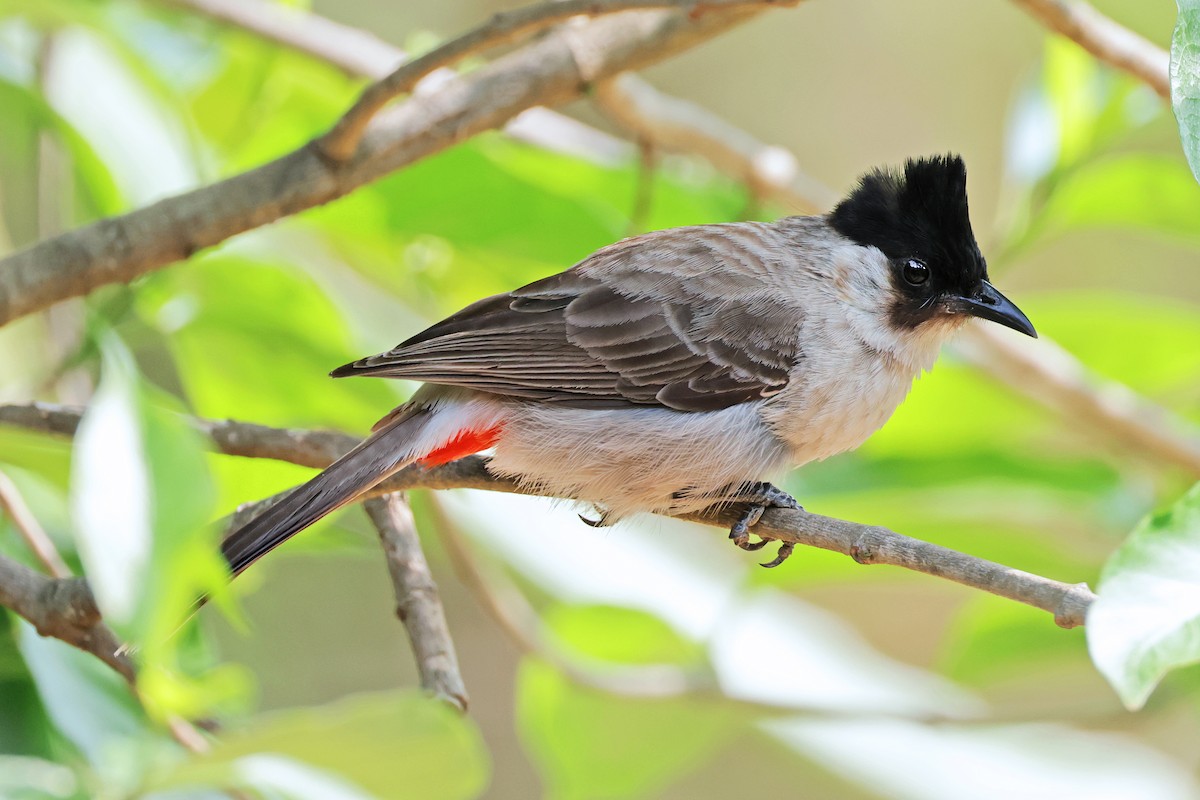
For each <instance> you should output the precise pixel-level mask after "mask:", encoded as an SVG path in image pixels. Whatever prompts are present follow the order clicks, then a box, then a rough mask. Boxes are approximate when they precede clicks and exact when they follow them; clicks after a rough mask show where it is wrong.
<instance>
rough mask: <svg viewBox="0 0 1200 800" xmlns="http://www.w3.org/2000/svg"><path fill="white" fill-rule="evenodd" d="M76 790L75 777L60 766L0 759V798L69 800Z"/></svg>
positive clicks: (32, 760) (33, 760) (6, 757)
mask: <svg viewBox="0 0 1200 800" xmlns="http://www.w3.org/2000/svg"><path fill="white" fill-rule="evenodd" d="M78 790H79V781H78V779H77V778H76V777H75V773H73V772H72V771H71V770H69V769H67V768H66V767H64V766H63V765H61V764H55V763H54V762H52V761H45V760H43V759H40V758H30V757H28V756H12V755H0V797H3V798H5V800H24V799H25V798H29V800H34V798H38V800H44V799H45V798H51V797H64V798H65V797H72V796H74V795H75V794H76V792H78Z"/></svg>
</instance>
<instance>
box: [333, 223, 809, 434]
mask: <svg viewBox="0 0 1200 800" xmlns="http://www.w3.org/2000/svg"><path fill="white" fill-rule="evenodd" d="M743 227H746V226H724V225H720V226H719V225H714V226H701V227H697V228H680V229H675V230H672V231H663V232H659V233H655V234H647V235H646V236H642V237H637V238H635V239H629V240H626V241H623V242H619V243H617V244H615V245H612V246H610V247H607V248H604V249H603V250H600V251H598V252H597V253H595V254H594V255H592V256H591V257H589V258H588V259H586V260H585V261H583V262H581V263H580V264H578V265H576V266H575V267H572V268H571V269H569V270H567V271H566V272H562V273H559V274H558V275H554V276H551V277H549V278H546V279H544V280H540V281H537V282H536V283H532V284H529V285H528V286H525V287H523V288H521V289H517V290H516V291H513V292H509V293H507V294H501V295H495V296H494V297H489V298H486V299H484V300H480V301H479V302H477V303H474V304H473V305H470V306H468V307H467V308H465V309H463V310H462V311H460V312H458V313H457V314H454V315H453V316H451V317H448V318H447V319H445V320H443V321H442V322H439V323H438V324H436V325H434V326H432V327H430V328H428V329H427V330H425V331H423V332H421V333H419V334H417V335H416V336H414V337H412V338H411V339H409V340H408V341H405V342H402V343H401V344H399V345H397V346H396V347H395V348H393V349H392V350H389V351H388V352H386V353H381V354H380V355H377V356H370V357H368V358H364V359H362V360H360V361H356V362H354V363H352V364H347V365H346V366H344V367H341V368H339V369H337V370H334V372H333V373H332V374H333V375H334V376H335V377H342V376H346V375H379V376H385V377H394V378H407V379H411V380H418V381H426V382H429V383H438V384H447V385H451V386H465V387H468V388H471V389H476V390H479V391H484V392H493V393H496V394H501V395H507V396H510V397H519V398H527V399H530V400H540V401H546V402H554V403H564V404H571V405H578V406H589V407H601V408H611V407H620V406H628V405H629V404H637V405H658V406H666V407H668V408H673V409H678V410H681V411H709V410H715V409H720V408H726V407H728V406H731V405H735V404H737V403H743V402H747V401H750V400H755V399H759V398H762V397H767V396H770V395H771V394H774V393H776V392H778V391H780V390H781V389H782V388H783V387H784V386H785V385H786V384H787V381H788V377H789V374H790V372H791V368H792V366H793V365H794V364H795V362H796V360H797V358H798V355H799V354H798V346H797V339H798V334H797V327H798V324H799V317H798V314H797V311H796V310H795V309H794V308H788V307H785V306H784V305H783V303H782V302H781V301H779V300H778V299H776V298H775V297H773V294H774V293H772V292H771V291H770V290H769V288H768V286H767V285H766V282H765V281H764V280H763V279H762V276H761V271H762V270H763V269H766V267H765V265H763V264H762V263H761V262H760V260H758V259H756V258H755V257H754V253H753V252H752V250H753V239H751V240H749V241H746V234H745V231H742V230H739V229H740V228H743ZM722 229H726V230H722ZM729 229H732V230H729Z"/></svg>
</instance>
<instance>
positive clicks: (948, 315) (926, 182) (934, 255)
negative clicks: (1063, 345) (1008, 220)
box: [829, 155, 1037, 338]
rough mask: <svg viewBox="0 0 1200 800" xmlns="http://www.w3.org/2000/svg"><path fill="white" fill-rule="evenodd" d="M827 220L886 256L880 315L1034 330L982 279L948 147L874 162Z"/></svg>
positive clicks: (963, 174) (958, 168)
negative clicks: (891, 165) (895, 167)
mask: <svg viewBox="0 0 1200 800" xmlns="http://www.w3.org/2000/svg"><path fill="white" fill-rule="evenodd" d="M829 222H830V224H831V225H832V226H833V228H834V229H835V230H836V231H837V232H838V233H840V234H841V235H842V236H845V237H846V238H848V239H851V240H852V241H854V242H856V243H857V244H859V245H862V246H864V247H876V248H878V249H879V250H880V251H881V252H882V253H883V254H884V255H885V256H886V257H887V259H888V263H889V267H890V268H889V278H890V281H891V292H890V293H889V295H890V299H889V304H890V305H889V308H888V309H887V314H888V319H889V321H890V322H891V324H892V325H893V326H894V327H895V328H897V329H901V330H905V329H908V330H911V329H914V328H919V327H921V326H922V325H924V324H925V323H928V322H931V321H935V320H941V321H951V320H954V319H964V318H965V317H968V316H971V317H979V318H980V319H986V320H990V321H992V322H998V323H1000V324H1001V325H1004V326H1006V327H1009V328H1012V329H1013V330H1017V331H1020V332H1021V333H1024V334H1026V335H1028V336H1033V337H1035V338H1036V337H1037V333H1036V332H1035V331H1034V329H1033V324H1032V323H1031V322H1030V321H1029V319H1028V317H1026V316H1025V315H1024V314H1023V313H1022V312H1021V310H1020V309H1019V308H1017V307H1016V306H1015V305H1014V304H1013V303H1012V302H1011V301H1010V300H1009V299H1008V298H1007V297H1005V296H1004V295H1002V294H1001V293H1000V292H999V291H997V290H996V289H995V288H994V287H993V286H992V285H991V284H990V283H989V282H988V274H987V261H985V260H984V258H983V255H982V254H981V253H980V252H979V245H978V244H976V242H975V234H974V233H973V232H972V231H971V219H970V217H969V215H968V213H967V170H966V167H965V166H964V165H963V162H962V159H961V158H960V157H959V156H956V155H946V156H933V157H932V158H920V159H910V160H908V161H907V162H905V164H904V169H903V171H891V170H875V171H873V172H870V173H868V174H866V175H864V176H863V177H862V178H861V180H860V181H859V185H858V187H857V188H856V189H855V190H854V191H853V192H851V193H850V194H849V195H848V196H847V197H846V199H844V200H843V201H842V202H841V203H839V204H838V205H837V208H835V209H834V210H833V213H832V214H830V216H829Z"/></svg>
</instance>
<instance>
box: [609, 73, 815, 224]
mask: <svg viewBox="0 0 1200 800" xmlns="http://www.w3.org/2000/svg"><path fill="white" fill-rule="evenodd" d="M593 97H594V98H595V100H596V102H597V103H598V104H599V105H600V107H601V108H602V109H603V110H604V111H605V112H606V113H607V114H608V115H609V116H610V117H612V119H613V120H614V121H616V122H617V124H619V125H620V126H621V127H623V128H625V129H626V130H628V131H630V132H631V133H632V134H634V136H635V137H636V138H638V139H639V140H641V141H645V142H649V143H651V144H652V145H653V146H654V147H656V148H660V149H663V150H669V151H672V152H682V153H695V154H697V155H700V156H703V157H704V158H705V159H707V160H708V161H709V162H710V163H711V164H712V165H713V166H714V167H716V168H717V169H718V170H720V171H721V172H723V173H725V174H726V175H729V176H730V177H732V178H735V179H738V180H743V181H745V182H746V183H747V185H748V186H749V187H750V190H751V191H752V192H753V193H754V194H755V195H756V196H757V197H759V198H762V199H768V200H772V201H774V202H776V203H779V204H780V205H782V206H784V207H785V208H788V209H790V210H792V211H794V212H796V213H800V214H823V213H825V212H826V211H827V210H828V209H830V208H832V207H833V205H834V203H836V202H837V200H838V197H837V195H836V194H835V193H834V192H833V191H832V190H831V189H829V188H828V187H827V186H824V185H823V184H821V183H820V182H819V181H816V180H814V179H813V178H811V177H809V176H808V175H806V174H805V173H804V171H803V170H801V169H800V162H799V160H798V159H797V158H796V156H795V155H793V154H792V153H791V151H789V150H786V149H784V148H782V147H776V146H774V145H769V144H766V143H764V142H760V141H758V139H756V138H755V137H754V136H751V135H750V134H749V133H747V132H746V131H743V130H742V129H740V128H738V127H737V126H735V125H731V124H730V123H728V122H726V121H725V120H723V119H721V118H720V117H719V116H717V115H716V114H713V113H712V112H711V111H708V110H707V109H705V108H702V107H700V106H698V105H696V104H695V103H690V102H688V101H686V100H682V99H680V98H678V97H673V96H671V95H668V94H665V93H664V92H660V91H658V90H657V89H655V88H654V87H653V86H651V85H650V84H648V83H646V81H644V80H642V79H641V78H639V77H637V76H636V75H632V74H629V73H625V74H622V75H618V76H617V77H615V78H613V79H611V80H607V81H603V82H601V83H599V84H597V85H596V90H595V92H594V93H593Z"/></svg>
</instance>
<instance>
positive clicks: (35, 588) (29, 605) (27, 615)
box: [0, 418, 208, 753]
mask: <svg viewBox="0 0 1200 800" xmlns="http://www.w3.org/2000/svg"><path fill="white" fill-rule="evenodd" d="M76 423H78V419H77V418H76ZM74 428H75V426H74V425H72V427H71V430H72V432H73V431H74ZM0 506H3V508H4V509H5V510H6V511H7V512H8V514H9V516H10V517H11V518H12V520H13V524H14V525H16V527H17V530H18V531H19V532H20V534H21V537H22V538H23V539H24V540H25V542H26V543H27V544H28V545H29V547H30V549H31V550H33V552H34V553H35V554H36V556H37V558H38V560H39V561H41V562H42V564H43V565H44V566H45V567H46V570H47V571H48V572H49V573H50V575H51V576H53V577H49V578H48V577H46V576H44V575H39V574H38V573H36V572H34V571H33V570H31V569H29V568H28V567H26V566H24V565H22V564H18V563H17V562H15V561H12V560H11V559H8V558H5V557H3V556H0V606H4V607H6V608H9V609H12V610H13V611H14V612H16V613H17V614H18V615H20V616H21V617H23V618H24V619H25V620H26V621H28V622H29V623H30V624H31V625H33V627H34V630H36V631H37V632H38V634H39V635H41V636H50V637H53V638H55V639H59V640H61V641H63V642H66V643H67V644H69V645H71V646H72V647H77V648H79V649H80V650H83V651H84V652H86V653H91V654H92V655H94V656H96V658H98V659H100V660H101V661H103V662H104V663H105V664H107V665H109V666H110V667H112V668H113V669H114V670H116V671H117V673H118V674H120V676H121V677H122V678H124V679H125V681H126V682H127V683H128V684H129V689H130V691H132V692H133V694H134V696H135V697H138V701H139V702H141V698H140V695H139V693H138V689H137V672H136V670H135V668H134V664H133V661H132V660H131V659H130V658H129V656H128V655H127V653H126V649H125V647H124V646H123V645H122V644H121V641H120V640H119V639H118V638H117V635H116V634H115V633H113V632H112V630H111V629H110V628H109V627H108V626H107V625H105V624H104V622H103V621H102V620H101V619H100V609H99V607H98V606H97V605H96V599H95V597H94V596H93V595H92V590H91V589H90V588H89V587H88V585H87V582H86V581H85V580H83V579H82V578H76V577H73V575H72V572H71V568H70V567H68V566H67V563H66V562H65V561H64V560H63V557H62V555H61V554H59V552H58V548H56V547H55V546H54V542H53V541H51V539H50V537H49V536H47V535H46V532H45V530H43V529H42V526H41V525H40V524H39V523H38V521H37V519H36V518H35V517H34V516H33V514H32V513H30V511H29V508H28V506H26V505H25V501H24V500H23V499H22V498H21V495H20V493H19V492H18V491H17V488H16V486H15V485H13V483H12V481H11V480H10V479H9V477H8V476H7V475H5V474H4V473H2V472H0ZM167 731H168V732H169V733H170V734H171V738H173V739H174V740H175V741H177V742H178V743H179V744H181V745H182V746H183V747H184V748H186V749H187V750H189V751H191V752H193V753H204V752H207V751H208V740H207V739H205V738H204V735H203V734H201V733H200V731H198V730H197V729H196V727H195V726H194V725H192V723H190V722H188V721H187V720H185V719H183V718H182V717H178V716H171V717H169V718H168V719H167Z"/></svg>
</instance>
